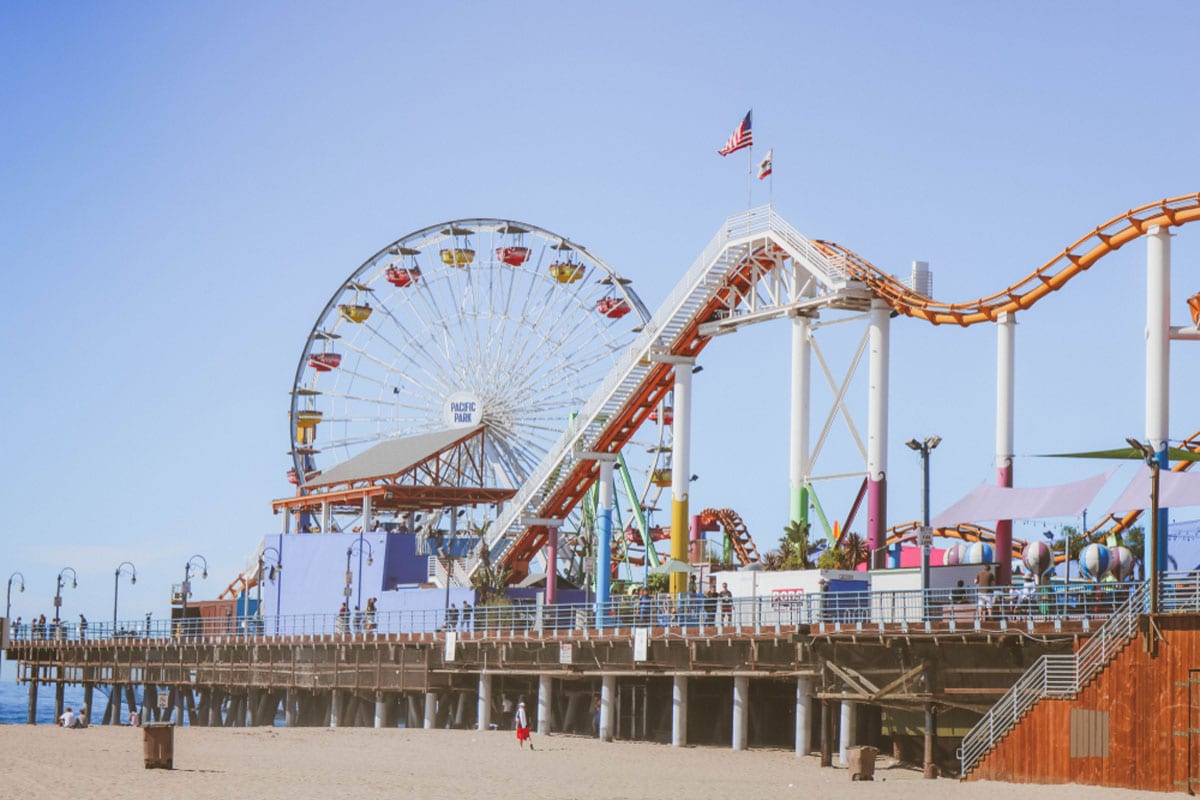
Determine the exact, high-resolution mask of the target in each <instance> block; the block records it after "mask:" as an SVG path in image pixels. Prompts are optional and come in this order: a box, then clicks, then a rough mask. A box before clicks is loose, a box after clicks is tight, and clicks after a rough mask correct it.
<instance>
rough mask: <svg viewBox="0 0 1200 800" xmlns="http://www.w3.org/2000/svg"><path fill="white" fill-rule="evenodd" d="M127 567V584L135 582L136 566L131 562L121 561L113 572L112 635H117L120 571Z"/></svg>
mask: <svg viewBox="0 0 1200 800" xmlns="http://www.w3.org/2000/svg"><path fill="white" fill-rule="evenodd" d="M125 567H129V585H130V586H132V585H133V584H135V583H137V567H135V566H134V565H133V564H132V562H129V561H122V562H121V563H120V564H117V570H116V572H114V573H113V636H116V635H117V593H118V591H119V590H120V588H121V573H122V572H123V571H124V570H125Z"/></svg>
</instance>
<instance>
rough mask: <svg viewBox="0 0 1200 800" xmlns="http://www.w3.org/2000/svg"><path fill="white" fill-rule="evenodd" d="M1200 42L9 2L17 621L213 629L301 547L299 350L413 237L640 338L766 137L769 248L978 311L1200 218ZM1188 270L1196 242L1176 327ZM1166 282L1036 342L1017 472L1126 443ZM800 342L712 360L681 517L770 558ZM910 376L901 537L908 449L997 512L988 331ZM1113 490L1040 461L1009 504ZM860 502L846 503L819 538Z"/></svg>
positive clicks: (505, 7)
mask: <svg viewBox="0 0 1200 800" xmlns="http://www.w3.org/2000/svg"><path fill="white" fill-rule="evenodd" d="M1198 35H1200V5H1197V4H1195V3H1192V2H1165V3H1159V4H1156V6H1155V7H1154V10H1153V12H1152V13H1151V12H1138V11H1137V10H1135V9H1131V8H1130V7H1129V6H1128V4H1120V3H1102V2H1076V3H1071V2H1062V3H1033V2H1017V3H1012V2H1004V3H999V2H996V3H987V2H977V3H960V2H946V3H906V4H897V3H884V2H879V3H792V2H780V3H765V2H764V3H693V2H688V3H682V2H680V3H654V4H645V3H626V2H611V3H592V4H583V3H578V4H574V3H566V4H564V3H515V4H514V3H505V4H500V3H465V2H446V3H425V4H417V3H406V4H399V3H366V2H358V3H352V4H333V3H327V4H317V3H300V2H294V3H266V2H264V3H252V4H245V3H230V2H212V3H170V4H154V3H130V2H112V3H65V2H64V3H54V4H45V3H6V4H4V5H3V6H0V109H3V121H2V122H0V153H2V154H3V155H2V157H0V258H2V259H3V275H4V279H5V280H4V286H5V293H4V294H5V297H6V298H7V301H8V302H7V306H8V308H7V313H5V314H4V315H3V322H0V326H2V327H0V331H2V332H3V338H4V342H5V352H6V358H5V364H4V366H5V369H4V375H3V379H2V381H3V382H2V384H0V385H2V387H3V388H2V389H0V411H2V412H3V419H4V422H5V424H4V426H3V433H2V434H0V435H2V439H0V442H2V446H0V452H2V453H3V456H4V457H3V462H2V464H0V504H2V505H3V507H4V508H5V510H6V512H7V513H6V519H7V522H6V524H5V528H6V530H5V532H4V534H3V539H2V540H0V541H2V542H3V545H2V547H0V568H2V569H3V574H2V575H0V580H2V579H4V578H5V577H6V576H7V574H8V573H9V572H11V571H12V570H14V569H19V570H21V571H22V572H23V573H24V575H25V577H26V578H27V582H28V591H27V592H26V593H25V594H24V595H16V596H15V598H14V599H15V603H14V605H15V608H14V615H15V614H22V615H23V616H25V618H26V619H28V618H29V617H30V616H31V615H33V614H34V613H37V612H39V611H41V612H47V613H50V612H51V611H52V609H51V608H50V598H51V596H52V594H53V591H54V577H55V575H56V574H57V572H58V570H59V569H60V568H61V567H63V566H72V567H74V568H75V569H76V570H78V572H79V576H80V586H79V588H78V589H77V590H75V591H74V592H68V597H67V603H66V605H65V607H64V615H66V616H67V617H68V618H74V617H75V615H76V614H77V613H78V612H79V610H86V611H87V612H88V613H89V616H92V617H94V618H104V617H105V616H107V615H108V614H109V613H111V612H110V611H109V610H108V609H110V608H111V602H112V601H111V592H112V574H113V569H114V568H115V566H116V564H117V563H118V562H120V561H122V560H126V559H128V560H131V561H133V562H134V563H136V564H137V566H138V569H139V575H140V577H141V579H140V580H139V582H138V584H137V586H134V587H130V586H128V584H126V585H125V586H123V588H122V616H137V615H140V614H143V613H145V612H146V611H147V610H153V611H154V612H155V613H156V614H162V613H165V611H166V609H167V606H168V597H167V588H168V585H169V584H170V583H171V582H174V581H178V580H179V577H180V573H181V572H182V569H183V564H184V562H185V561H186V559H187V558H188V556H190V555H191V554H193V553H202V554H204V555H205V556H206V557H207V558H208V561H209V564H210V572H211V575H212V577H210V579H209V581H208V582H207V584H206V585H203V586H201V587H198V588H200V592H199V594H200V595H201V596H215V595H216V593H217V592H218V591H219V590H220V589H221V588H223V587H224V585H225V584H226V583H228V581H229V580H230V579H232V578H233V577H234V576H235V575H236V574H237V573H238V571H239V569H240V567H241V565H242V562H243V560H244V559H245V558H246V557H247V556H248V555H249V554H250V553H251V552H252V551H253V549H254V547H255V544H256V542H257V540H258V538H259V537H260V536H261V535H262V534H263V533H264V532H274V531H276V530H277V529H278V519H277V518H275V517H273V516H272V515H271V513H270V508H269V504H268V501H269V500H270V499H271V498H274V497H279V496H283V495H285V494H287V493H288V491H289V488H290V487H289V486H288V485H287V484H286V482H285V480H284V471H285V470H286V468H287V466H288V462H287V457H286V455H285V454H286V451H287V449H288V441H287V438H286V437H287V424H288V423H287V417H286V409H287V401H288V391H289V389H290V387H291V379H292V374H293V371H294V369H295V366H296V360H297V358H298V356H299V354H300V350H301V348H302V346H303V344H304V339H305V336H306V335H307V332H308V330H309V327H310V326H311V325H312V323H313V321H314V319H315V318H316V316H317V314H318V312H319V311H320V309H321V307H322V305H323V304H324V302H325V300H326V299H327V298H328V296H329V295H330V293H332V292H333V290H334V289H335V288H336V287H337V286H338V284H340V282H341V281H342V280H343V279H344V278H345V276H346V275H348V274H349V273H350V272H351V271H352V270H353V269H354V268H355V267H356V266H357V265H358V264H359V263H361V261H362V260H363V259H365V258H366V257H367V256H369V255H370V254H371V253H373V252H375V250H376V249H378V248H379V247H380V246H382V245H384V244H386V243H387V242H390V241H392V240H393V239H395V238H398V237H400V236H402V235H404V234H405V233H408V232H409V231H412V230H415V229H417V228H421V227H424V226H426V225H429V224H433V223H436V222H439V221H443V220H447V219H452V218H459V217H468V216H496V217H509V218H513V219H520V220H526V221H529V222H532V223H535V224H538V225H540V226H543V227H545V228H548V229H550V230H552V231H556V232H560V233H562V234H564V235H567V236H570V237H572V238H574V239H576V240H577V241H579V242H582V243H583V244H585V245H587V246H588V247H589V248H590V249H591V250H592V251H594V252H595V253H596V254H597V255H599V256H600V257H602V258H604V259H605V260H606V261H607V262H608V263H610V264H612V265H613V266H614V267H615V268H616V269H618V270H619V271H620V272H622V273H624V274H626V275H628V276H630V277H632V278H633V279H634V280H635V284H634V285H635V287H636V289H637V291H638V292H639V293H640V294H641V296H642V297H643V298H644V299H645V300H646V302H647V304H648V305H650V306H651V307H652V308H653V307H655V306H656V305H657V303H658V301H660V300H661V299H662V298H663V297H664V296H665V294H666V293H667V291H668V290H669V288H670V287H671V286H673V285H674V283H675V281H676V280H677V279H678V277H679V275H680V274H681V273H682V271H683V270H684V269H685V268H686V267H687V266H688V265H689V264H690V263H691V261H692V260H693V259H694V258H695V256H696V255H697V254H698V253H699V251H700V249H701V248H702V247H703V246H704V244H705V243H706V242H707V241H708V239H709V238H710V237H711V236H712V235H713V233H714V232H715V231H716V230H717V229H718V227H719V225H720V223H721V221H722V220H723V219H724V218H725V216H727V215H728V214H730V213H733V212H736V211H738V210H739V209H742V208H744V207H745V203H746V186H745V163H746V162H745V160H744V159H743V158H741V157H740V156H741V155H743V154H741V153H739V154H737V155H735V156H733V157H731V158H728V159H721V158H719V157H718V156H717V155H716V153H715V150H716V149H717V148H718V147H719V146H720V145H721V144H722V143H723V141H724V140H725V138H726V137H727V136H728V134H729V132H730V130H731V129H732V128H733V126H734V125H735V124H736V123H737V122H738V120H740V119H741V117H742V115H743V114H744V113H745V111H746V109H747V108H750V107H753V108H754V112H755V139H756V142H757V143H758V145H759V147H758V148H757V149H756V154H761V153H762V152H764V149H765V148H766V147H773V148H774V150H775V170H776V172H775V180H774V195H773V200H774V203H775V206H776V209H777V210H778V211H779V212H780V213H781V214H783V215H784V216H785V217H786V218H787V219H789V220H790V221H791V222H792V223H793V224H794V225H795V226H796V227H797V228H799V229H800V230H801V231H802V232H803V233H805V234H806V235H808V236H812V237H819V238H827V239H833V240H835V241H838V242H841V243H843V244H845V245H847V246H849V247H851V248H853V249H854V250H856V251H857V252H859V253H861V254H862V255H864V256H865V257H867V258H868V259H870V260H871V261H873V262H874V263H876V264H878V265H880V266H882V267H884V268H886V269H888V270H890V271H893V272H897V273H901V274H903V273H907V271H908V265H909V262H910V261H912V260H913V259H924V260H928V261H930V262H931V266H932V269H933V271H934V275H935V278H934V280H935V294H936V295H937V296H938V297H939V298H942V299H946V300H968V299H972V298H975V297H978V296H980V295H983V294H987V293H990V292H992V291H995V290H997V289H1000V288H1002V287H1004V286H1007V285H1008V284H1009V283H1011V282H1013V281H1015V280H1016V279H1017V278H1019V277H1021V276H1023V275H1024V274H1026V273H1027V272H1029V271H1030V270H1032V269H1033V268H1034V267H1036V266H1038V265H1040V264H1041V263H1042V262H1044V261H1045V260H1047V259H1048V258H1050V257H1051V256H1052V255H1054V254H1055V253H1057V252H1058V251H1060V250H1061V249H1062V248H1063V247H1064V246H1066V245H1068V244H1069V243H1071V242H1073V241H1074V240H1075V239H1076V238H1078V237H1079V236H1081V235H1083V234H1084V233H1085V232H1086V231H1088V230H1090V229H1091V228H1093V227H1094V226H1096V225H1098V224H1099V223H1101V222H1103V221H1105V220H1107V219H1108V218H1110V217H1112V216H1115V215H1116V214H1118V213H1120V212H1122V211H1124V210H1125V209H1128V208H1130V207H1132V206H1135V205H1140V204H1142V203H1145V202H1149V201H1152V200H1156V199H1160V198H1163V197H1168V196H1174V195H1178V194H1185V193H1189V192H1196V191H1200V151H1198V150H1197V148H1196V147H1195V138H1196V131H1197V130H1200V124H1198V123H1200V103H1198V102H1197V90H1196V88H1195V86H1194V82H1193V81H1191V80H1189V78H1190V76H1192V75H1194V74H1195V73H1196V71H1197V69H1198V68H1200V64H1198V63H1197V62H1198V60H1200V56H1198V55H1197V52H1198V51H1197V48H1196V42H1197V37H1198ZM756 157H757V156H756ZM766 190H767V186H766V184H765V183H764V184H760V185H757V186H755V193H756V194H755V203H760V202H765V201H766V200H767V199H768V197H767V191H766ZM1198 241H1200V231H1191V230H1189V229H1187V228H1184V229H1182V231H1180V235H1179V236H1178V237H1177V238H1176V240H1175V250H1174V273H1175V286H1174V292H1175V303H1174V307H1173V315H1174V322H1175V323H1176V324H1180V323H1182V322H1183V321H1184V318H1185V310H1184V305H1183V299H1184V298H1185V297H1186V296H1187V295H1189V294H1192V293H1194V292H1195V291H1196V290H1198V289H1200V274H1198V273H1197V271H1196V264H1197V261H1198V260H1200V244H1198V243H1197V242H1198ZM1144 259H1145V247H1144V244H1142V243H1140V242H1139V243H1137V244H1135V245H1132V246H1130V247H1129V248H1127V249H1126V250H1123V251H1121V252H1120V253H1118V254H1117V255H1116V256H1113V257H1110V258H1109V259H1106V260H1105V261H1103V262H1102V263H1101V265H1100V266H1099V267H1097V268H1096V269H1095V270H1094V271H1093V272H1092V273H1090V274H1088V275H1086V276H1084V277H1083V278H1081V279H1079V280H1078V281H1076V282H1075V283H1073V284H1071V285H1070V286H1069V287H1068V289H1067V290H1065V291H1063V292H1062V293H1061V294H1060V295H1056V296H1054V297H1052V298H1050V299H1048V300H1046V301H1044V302H1043V303H1042V304H1041V305H1039V306H1038V307H1037V308H1036V309H1035V310H1034V311H1033V312H1031V313H1029V314H1026V315H1024V317H1023V319H1022V320H1021V325H1020V327H1019V329H1018V337H1017V349H1018V361H1019V363H1018V386H1017V413H1018V421H1017V447H1016V450H1017V452H1018V453H1019V454H1025V455H1027V454H1031V453H1037V452H1047V451H1062V450H1071V449H1083V448H1092V447H1105V446H1111V445H1114V444H1119V443H1120V442H1121V441H1122V440H1123V439H1124V437H1125V436H1127V435H1140V434H1141V433H1142V428H1143V424H1142V418H1143V411H1142V404H1143V401H1142V397H1143V388H1142V375H1143V369H1144V367H1143V344H1142V342H1143V338H1142V328H1143V324H1144V322H1143V315H1144V311H1143V309H1144V302H1145V301H1144V274H1143V273H1144ZM843 338H845V339H847V341H849V339H850V338H852V337H843ZM835 339H836V337H831V339H830V344H828V345H827V347H828V348H830V352H831V353H832V354H836V353H838V352H841V351H839V350H838V347H842V349H843V350H844V349H845V348H846V347H849V346H850V345H849V344H846V343H845V342H843V343H842V344H841V345H838V344H837V343H836V341H835ZM788 341H789V340H788V331H787V329H786V325H779V324H776V325H763V326H759V327H757V328H754V329H750V330H746V331H743V332H741V333H738V334H736V335H734V336H729V337H724V338H722V339H720V340H718V341H716V342H714V343H713V344H712V345H711V346H710V348H709V349H708V350H707V351H706V352H705V354H704V356H703V358H702V363H703V364H704V365H705V371H704V372H703V373H702V374H701V375H699V376H697V382H696V414H697V419H696V426H695V431H696V434H695V435H696V440H695V445H694V454H695V455H694V461H695V464H694V471H695V472H696V473H698V474H699V475H700V476H701V478H700V480H699V481H697V483H696V484H694V491H693V499H692V502H693V504H694V505H695V506H696V507H702V506H707V505H716V506H731V507H733V508H735V509H737V510H738V511H739V512H741V513H742V515H743V516H744V517H745V518H746V520H747V522H748V524H749V526H750V531H751V534H752V535H753V536H754V537H755V538H756V540H758V541H759V542H760V544H762V545H764V546H766V547H770V546H773V544H774V543H775V542H776V540H777V539H778V537H779V531H780V527H781V526H782V525H783V523H784V522H785V521H786V516H787V452H786V438H787V437H786V430H787V428H786V426H787V385H788V376H787V364H788ZM892 348H893V356H894V360H895V363H894V369H893V373H892V377H891V383H892V408H891V437H890V445H891V464H890V475H889V479H890V482H891V490H892V491H891V501H890V502H891V506H890V510H891V514H890V517H891V520H890V521H891V522H893V523H895V522H902V521H906V520H910V519H913V518H915V517H917V516H918V515H919V509H920V495H919V484H920V481H919V461H918V459H917V457H916V456H915V455H914V454H912V453H911V452H910V451H908V450H907V449H905V448H904V447H903V444H902V443H903V442H904V441H905V440H906V439H908V438H910V437H912V436H918V437H920V436H925V435H929V434H932V433H938V434H940V435H941V436H942V437H944V439H945V442H944V444H943V445H942V446H941V447H940V448H939V449H938V451H937V452H936V454H935V457H934V459H935V460H934V491H933V497H934V502H933V505H934V508H935V511H936V510H937V509H939V508H942V507H945V506H946V505H948V504H949V503H950V502H952V501H953V500H955V499H957V498H958V497H959V496H961V495H962V494H964V493H965V492H966V491H968V490H969V489H970V488H972V487H973V486H975V485H976V484H978V483H979V482H981V481H984V480H991V479H992V476H993V474H994V456H993V451H994V423H993V418H994V404H995V388H994V384H995V367H994V352H995V335H994V332H993V331H992V330H991V329H989V328H978V329H970V330H966V331H963V330H948V329H932V328H930V327H928V326H926V325H924V324H923V323H918V322H914V321H909V320H905V319H899V320H896V322H895V324H894V326H893V338H892ZM1173 358H1174V369H1173V378H1174V382H1173V385H1172V426H1171V427H1172V430H1171V434H1172V436H1173V437H1176V438H1182V437H1184V436H1187V435H1189V434H1191V433H1192V432H1194V431H1195V430H1196V429H1197V428H1200V413H1194V412H1193V409H1194V408H1195V404H1194V403H1189V400H1190V399H1191V398H1194V397H1195V396H1196V394H1197V390H1198V389H1200V371H1198V370H1196V369H1195V365H1196V363H1197V352H1196V345H1194V344H1193V345H1187V344H1176V345H1174V349H1173ZM835 361H836V359H835ZM836 363H844V355H843V357H842V359H841V360H840V361H836ZM835 369H839V368H838V367H835ZM814 378H815V379H816V380H817V381H819V375H817V374H815V375H814ZM858 385H859V386H862V382H861V381H860V382H859V384H858ZM865 401H866V392H865V388H861V389H859V390H857V391H856V392H854V397H853V398H852V404H853V405H854V406H855V407H856V408H860V409H861V408H864V407H865ZM846 441H847V440H845V439H842V440H841V444H839V445H838V449H841V450H843V451H848V445H847V444H846ZM831 466H832V465H831ZM1098 470H1099V467H1098V466H1097V465H1095V464H1082V465H1080V464H1074V463H1061V462H1044V461H1037V460H1034V459H1028V458H1019V459H1018V461H1017V465H1016V475H1017V482H1018V484H1019V485H1041V484H1048V483H1053V482H1056V481H1058V480H1066V479H1069V478H1075V477H1082V476H1084V475H1086V474H1090V473H1091V472H1093V471H1098ZM854 488H855V487H853V486H850V485H846V486H845V487H842V488H837V489H835V488H832V487H831V488H830V489H829V490H828V493H827V494H825V495H824V496H823V499H824V501H825V503H826V506H827V508H828V509H829V511H830V513H831V514H832V515H834V516H844V513H845V512H844V509H846V508H847V507H848V506H849V502H850V496H851V495H852V492H853V489H854ZM823 491H824V490H823ZM1191 511H1192V512H1194V511H1195V510H1194V509H1192V510H1191ZM1180 513H1181V514H1183V515H1184V517H1186V516H1187V510H1181V511H1180ZM1192 516H1195V514H1194V513H1193V514H1192ZM1181 518H1182V517H1181ZM1036 524H1037V525H1039V526H1040V524H1041V523H1036ZM1028 527H1029V526H1018V530H1017V535H1018V536H1022V535H1027V534H1028ZM1038 530H1040V527H1038Z"/></svg>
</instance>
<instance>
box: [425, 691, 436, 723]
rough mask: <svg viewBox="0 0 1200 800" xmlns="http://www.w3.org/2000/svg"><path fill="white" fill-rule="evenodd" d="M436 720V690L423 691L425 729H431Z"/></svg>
mask: <svg viewBox="0 0 1200 800" xmlns="http://www.w3.org/2000/svg"><path fill="white" fill-rule="evenodd" d="M436 722H437V692H426V693H425V725H424V728H425V730H427V731H428V730H433V726H434V724H436Z"/></svg>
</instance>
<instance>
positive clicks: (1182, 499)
mask: <svg viewBox="0 0 1200 800" xmlns="http://www.w3.org/2000/svg"><path fill="white" fill-rule="evenodd" d="M1150 483H1151V480H1150V468H1149V467H1146V466H1144V467H1142V468H1141V469H1139V470H1138V473H1137V475H1134V476H1133V480H1132V481H1130V482H1129V485H1128V486H1126V487H1125V491H1123V492H1121V496H1120V497H1118V498H1117V499H1116V501H1114V502H1113V504H1112V508H1110V509H1109V510H1108V513H1109V514H1123V513H1125V512H1126V511H1133V510H1135V509H1140V508H1149V507H1150ZM1158 505H1159V507H1160V508H1179V507H1180V506H1200V475H1193V474H1191V473H1187V472H1172V471H1171V470H1165V469H1164V470H1159V473H1158Z"/></svg>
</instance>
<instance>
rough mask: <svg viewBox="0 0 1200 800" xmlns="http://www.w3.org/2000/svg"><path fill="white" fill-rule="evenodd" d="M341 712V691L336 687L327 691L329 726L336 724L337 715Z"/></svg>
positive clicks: (334, 726) (332, 726)
mask: <svg viewBox="0 0 1200 800" xmlns="http://www.w3.org/2000/svg"><path fill="white" fill-rule="evenodd" d="M341 714H342V693H341V692H340V691H338V690H337V689H332V690H330V692H329V727H330V728H336V727H337V726H338V717H339V716H341Z"/></svg>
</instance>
